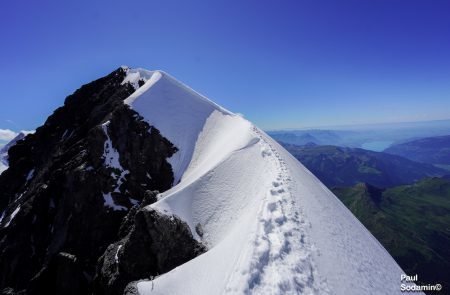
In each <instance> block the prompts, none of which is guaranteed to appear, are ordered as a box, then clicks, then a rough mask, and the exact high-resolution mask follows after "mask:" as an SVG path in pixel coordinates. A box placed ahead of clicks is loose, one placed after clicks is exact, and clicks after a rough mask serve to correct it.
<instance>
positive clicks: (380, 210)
mask: <svg viewBox="0 0 450 295" xmlns="http://www.w3.org/2000/svg"><path fill="white" fill-rule="evenodd" d="M448 138H449V137H440V138H433V139H426V140H417V141H414V142H411V143H407V144H404V145H403V144H402V145H399V146H400V147H402V148H404V149H403V150H402V149H400V148H398V149H396V150H397V151H405V150H406V151H414V153H412V152H411V153H410V154H408V155H410V156H411V155H421V156H422V157H419V156H416V157H415V159H418V160H423V161H425V160H426V159H428V158H426V157H425V155H426V154H427V152H426V151H427V150H428V151H429V152H428V153H429V154H430V155H429V157H430V158H431V159H436V157H434V158H433V156H434V155H435V154H437V155H441V154H440V153H434V152H433V151H432V150H433V148H434V151H441V150H442V149H445V148H446V146H447V145H446V143H445V139H448ZM433 143H434V144H433ZM283 145H284V147H285V148H286V149H287V150H288V151H290V152H291V153H292V154H293V155H294V156H295V157H296V158H297V159H298V160H299V161H300V162H301V163H303V164H304V165H305V166H306V167H307V168H308V169H309V170H310V171H311V172H312V173H314V174H315V175H316V176H317V177H318V178H319V179H320V180H321V181H322V182H323V183H325V184H326V185H327V186H328V188H330V189H331V190H332V191H333V193H334V194H335V195H336V196H337V197H338V198H339V199H340V200H341V201H342V202H343V203H344V204H345V205H346V206H347V208H348V209H350V211H352V213H353V214H354V215H355V216H356V217H357V218H358V219H359V220H360V221H361V222H362V223H363V224H364V225H365V226H366V227H367V228H368V229H369V230H370V231H371V233H372V234H373V235H374V236H375V237H376V238H377V239H378V240H379V241H380V243H381V244H382V245H383V246H384V247H385V248H386V249H387V250H388V251H389V253H390V254H391V255H392V256H393V257H394V258H395V259H396V261H397V262H398V263H399V264H400V266H401V267H402V268H403V269H404V271H405V272H406V273H407V274H418V275H419V279H420V280H421V281H422V282H423V283H425V284H428V283H441V284H444V286H450V279H449V278H450V271H449V270H450V259H449V257H450V227H449V225H450V177H449V176H443V175H445V174H449V172H448V171H446V170H444V169H440V168H437V167H435V166H433V165H431V164H429V163H419V162H416V161H412V160H409V159H406V158H404V157H402V156H398V155H391V154H387V153H384V152H373V151H368V150H364V149H360V148H346V147H338V146H319V145H316V144H313V143H309V144H306V145H304V146H297V145H291V144H283ZM407 147H414V149H413V148H409V149H407ZM422 149H423V150H422ZM405 154H407V153H405ZM444 156H445V153H442V157H439V159H440V161H442V160H441V159H445V157H444ZM411 157H412V156H411ZM430 162H431V163H433V162H434V160H431V161H430ZM441 163H442V162H441ZM432 175H435V176H443V177H431V178H430V177H428V176H432Z"/></svg>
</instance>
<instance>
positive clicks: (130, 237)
mask: <svg viewBox="0 0 450 295" xmlns="http://www.w3.org/2000/svg"><path fill="white" fill-rule="evenodd" d="M134 209H135V210H133V211H130V213H129V214H128V215H127V218H126V219H125V221H124V222H125V223H126V220H127V219H133V220H134V222H133V223H132V226H131V228H130V230H128V231H127V232H128V234H127V235H126V236H124V237H121V239H120V240H119V241H118V242H116V243H113V244H111V245H109V246H108V248H107V249H106V251H105V253H104V254H103V255H102V257H101V258H100V260H99V263H98V268H97V276H96V285H97V289H96V293H97V294H123V292H124V289H125V287H126V286H127V284H128V283H129V282H131V281H134V280H139V279H149V278H153V277H154V276H157V275H159V274H162V273H165V272H167V271H169V270H171V269H173V268H175V267H176V266H178V265H181V264H183V263H185V262H187V261H188V260H190V259H192V258H194V257H196V256H197V255H199V254H201V253H204V252H205V251H206V248H205V247H204V246H203V245H202V244H201V243H199V242H197V241H196V240H195V239H194V238H193V237H192V233H191V231H190V230H189V227H188V225H187V224H186V223H184V222H183V221H181V220H180V219H178V218H177V217H173V216H167V215H163V214H160V213H158V212H157V211H155V210H153V209H150V208H144V206H142V205H141V207H140V208H139V210H136V208H134Z"/></svg>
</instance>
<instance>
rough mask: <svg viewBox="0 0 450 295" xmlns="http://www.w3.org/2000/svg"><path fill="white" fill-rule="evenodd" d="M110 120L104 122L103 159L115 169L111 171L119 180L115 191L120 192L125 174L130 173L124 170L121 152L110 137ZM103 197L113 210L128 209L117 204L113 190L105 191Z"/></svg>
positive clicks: (106, 204) (108, 165)
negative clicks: (118, 172) (112, 193)
mask: <svg viewBox="0 0 450 295" xmlns="http://www.w3.org/2000/svg"><path fill="white" fill-rule="evenodd" d="M109 123H110V122H109V121H107V122H105V123H103V124H102V129H103V132H104V133H105V135H106V141H105V144H104V151H103V159H104V161H105V166H106V167H108V168H113V169H115V170H114V171H113V172H111V176H112V177H113V178H114V179H116V180H117V182H116V185H115V187H114V190H113V192H115V193H119V192H120V190H119V189H120V186H121V185H122V183H123V182H124V181H125V176H126V175H127V174H129V173H130V171H128V170H124V169H123V168H122V166H121V165H120V155H119V152H118V151H117V150H116V149H115V148H114V147H113V145H112V141H111V138H110V137H109V133H108V125H109ZM116 170H119V171H120V174H117V171H116ZM103 199H104V200H105V206H107V207H110V208H112V209H113V210H128V209H127V208H126V207H124V206H121V205H117V204H116V203H115V202H114V199H113V197H112V195H111V192H109V193H104V194H103Z"/></svg>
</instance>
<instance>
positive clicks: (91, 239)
mask: <svg viewBox="0 0 450 295" xmlns="http://www.w3.org/2000/svg"><path fill="white" fill-rule="evenodd" d="M125 75H126V72H125V70H124V69H122V68H119V69H118V70H116V71H114V72H112V73H111V74H109V75H107V76H105V77H103V78H101V79H99V80H96V81H94V82H91V83H89V84H87V85H84V86H82V87H81V88H80V89H78V90H77V91H76V92H75V93H74V94H72V95H70V96H69V97H67V99H66V101H65V103H64V106H63V107H61V108H59V109H57V110H56V111H55V112H54V113H53V115H51V116H50V117H49V118H48V119H47V121H46V122H45V124H44V125H43V126H41V127H39V128H38V129H37V130H36V133H35V134H31V135H28V136H27V137H25V138H24V139H23V140H21V141H19V142H17V143H16V144H15V145H14V146H13V147H12V148H11V149H10V150H9V164H10V168H9V169H8V170H6V171H5V172H4V173H3V174H2V175H0V216H2V218H1V217H0V290H4V291H3V292H16V293H17V294H19V293H18V292H21V294H88V293H92V292H93V284H92V282H93V278H94V276H95V274H96V269H97V260H98V259H99V257H101V256H102V255H103V256H105V255H107V253H109V252H108V249H111V246H109V245H110V244H112V243H114V242H115V241H117V240H118V239H124V238H125V236H127V234H128V232H129V231H130V229H133V230H132V232H137V231H141V230H143V229H144V228H148V227H149V228H152V230H153V231H154V232H153V233H152V235H149V236H145V235H144V234H143V235H144V236H145V239H147V238H149V237H150V238H151V241H152V242H151V245H152V247H153V248H151V251H153V252H152V253H154V254H152V255H155V257H160V256H161V255H167V253H172V252H164V251H167V250H166V249H165V247H167V246H164V247H163V252H161V253H166V254H157V253H159V249H157V247H159V246H162V244H161V243H162V240H161V241H158V238H157V237H156V235H157V234H158V231H159V233H161V232H162V231H165V230H172V232H171V235H172V236H173V238H174V239H177V238H182V237H184V238H185V239H188V236H189V234H190V232H189V229H187V232H186V231H185V229H186V228H184V227H183V225H182V224H181V223H180V222H181V221H179V222H178V223H176V226H175V227H173V226H172V227H171V225H170V224H169V223H167V222H168V221H164V220H165V219H164V218H165V217H161V216H155V215H152V214H150V213H143V212H141V211H139V212H138V214H136V212H137V211H138V206H136V204H138V203H140V202H141V201H142V200H144V199H145V200H146V201H145V202H146V203H152V202H154V201H155V200H156V197H155V195H154V193H152V191H153V190H159V191H164V190H167V189H169V188H170V187H171V186H172V184H173V179H174V178H173V172H172V169H171V166H170V164H169V163H168V162H167V160H166V159H167V158H169V157H171V156H172V155H173V153H175V152H176V151H177V149H176V147H174V146H173V145H172V144H171V143H170V142H169V141H168V140H167V139H165V138H164V137H163V136H162V135H161V134H160V132H159V131H158V130H157V129H156V128H154V127H151V126H149V125H148V124H147V123H146V122H144V121H143V119H142V118H141V117H140V116H139V114H137V113H136V112H134V111H133V110H131V109H130V108H129V107H128V106H126V105H124V104H123V100H124V99H125V98H127V97H128V96H129V95H130V94H131V93H133V92H134V91H135V89H134V88H133V87H132V86H131V85H130V84H128V83H127V84H123V85H122V84H121V83H122V81H123V79H124V78H125ZM140 85H141V84H140ZM114 157H115V159H112V158H114ZM111 161H115V164H114V165H113V164H111V163H112V162H111ZM108 162H110V163H109V164H108ZM117 163H118V164H117ZM127 214H131V216H133V218H131V217H130V218H128V219H127V218H125V219H124V217H126V216H127ZM134 214H135V215H136V217H134ZM160 220H161V221H160ZM135 222H136V223H135ZM151 223H153V225H152V224H151ZM160 227H161V228H160ZM175 230H179V231H180V233H178V235H181V236H177V234H175V232H174V231H175ZM147 232H148V230H147ZM134 235H138V234H137V233H134ZM127 237H128V239H131V240H135V239H138V237H134V236H133V237H129V236H127ZM143 239H144V238H143ZM191 239H192V238H191ZM164 241H166V240H164ZM145 242H146V243H147V240H145ZM158 243H159V244H158ZM123 245H124V246H123V249H121V255H120V256H121V264H120V265H121V268H123V269H125V272H124V273H126V274H127V276H128V275H129V277H134V276H136V277H137V276H138V272H139V271H140V270H141V269H140V268H139V269H138V268H136V269H134V268H133V267H129V266H128V264H127V263H128V262H127V259H128V258H127V257H128V256H129V259H131V260H130V261H132V259H133V257H132V256H133V255H132V252H130V251H131V250H130V247H137V246H136V245H135V244H133V243H131V244H130V242H127V243H123ZM108 246H109V247H108ZM191 248H192V247H191ZM191 248H187V249H188V250H192V249H191ZM138 250H139V249H138ZM172 250H173V249H172ZM105 251H106V252H105ZM111 251H112V250H111ZM104 253H105V254H104ZM122 253H123V256H122ZM190 253H197V252H195V251H194V250H192V252H190ZM190 253H187V252H186V251H185V252H184V254H183V255H185V256H184V258H185V257H191V256H192V255H191V256H189V255H190ZM134 259H136V258H134ZM152 259H153V258H152ZM165 259H166V260H165V262H164V260H161V258H158V259H156V258H155V260H152V261H151V263H155V264H154V265H153V264H152V266H148V268H149V270H148V272H147V269H146V268H145V267H144V271H145V274H147V273H149V274H156V273H157V272H159V273H161V272H162V271H167V270H168V269H170V268H171V267H173V266H176V265H175V264H176V263H178V262H180V261H181V260H183V259H181V260H180V258H177V257H173V258H170V259H169V258H165ZM103 261H105V259H103ZM161 261H163V262H162V264H161ZM129 263H133V262H129ZM149 263H150V262H149ZM103 264H104V263H103ZM129 269H132V270H129ZM128 272H129V274H128ZM121 277H122V276H121ZM124 277H125V276H124ZM75 286H76V287H75ZM100 289H101V288H100Z"/></svg>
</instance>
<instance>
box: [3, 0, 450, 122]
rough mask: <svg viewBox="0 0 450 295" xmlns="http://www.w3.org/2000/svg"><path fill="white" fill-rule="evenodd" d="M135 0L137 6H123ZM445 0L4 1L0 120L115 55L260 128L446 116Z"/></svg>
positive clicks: (51, 104)
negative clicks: (166, 77)
mask: <svg viewBox="0 0 450 295" xmlns="http://www.w3.org/2000/svg"><path fill="white" fill-rule="evenodd" d="M132 2H133V3H132ZM449 16H450V1H448V0H423V1H414V0H403V1H399V0H354V1H350V0H335V1H325V0H281V1H275V0H273V1H265V0H259V1H253V0H252V1H250V0H249V1H246V0H241V1H236V0H228V1H173V0H165V1H84V0H81V1H46V0H41V1H1V3H0V37H1V46H0V64H1V71H0V129H6V128H9V129H13V130H20V129H34V128H36V127H37V126H39V125H41V124H42V123H43V122H44V121H45V119H46V117H47V116H48V115H50V114H51V113H52V111H53V110H54V109H55V108H56V107H58V106H60V105H62V104H63V101H64V98H65V97H66V96H67V95H69V94H70V93H72V92H73V91H74V90H75V89H76V88H78V87H79V86H80V85H81V84H83V83H87V82H89V81H91V80H93V79H95V78H98V77H100V76H102V75H105V74H107V73H109V72H111V71H112V70H114V69H115V68H117V67H119V66H120V65H129V66H131V67H144V68H147V69H161V70H164V71H167V72H168V73H170V74H172V75H173V76H175V77H176V78H177V79H179V80H181V81H182V82H184V83H186V84H188V85H190V86H191V87H192V88H194V89H195V90H197V91H199V92H200V93H203V94H204V95H206V96H208V97H209V98H211V99H213V100H214V101H216V102H217V103H219V104H221V105H223V106H224V107H226V108H228V109H230V110H231V111H234V112H238V113H242V114H244V116H245V117H246V118H248V119H250V120H252V121H254V122H255V123H256V124H257V125H259V126H260V127H262V128H265V129H278V128H296V127H305V126H320V125H340V124H360V123H376V122H398V121H416V120H433V119H446V118H450V17H449Z"/></svg>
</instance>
